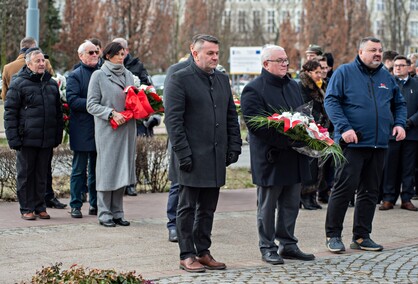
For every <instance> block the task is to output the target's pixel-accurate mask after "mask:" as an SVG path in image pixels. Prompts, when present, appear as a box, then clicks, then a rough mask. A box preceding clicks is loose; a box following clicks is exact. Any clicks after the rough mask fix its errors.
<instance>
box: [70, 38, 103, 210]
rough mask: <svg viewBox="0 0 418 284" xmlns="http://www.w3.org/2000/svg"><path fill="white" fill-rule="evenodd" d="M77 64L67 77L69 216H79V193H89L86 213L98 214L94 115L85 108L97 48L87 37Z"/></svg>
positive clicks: (80, 205)
mask: <svg viewBox="0 0 418 284" xmlns="http://www.w3.org/2000/svg"><path fill="white" fill-rule="evenodd" d="M78 57H79V58H80V65H79V67H78V68H76V69H75V70H73V71H72V72H71V73H70V74H69V75H68V79H67V92H66V95H67V101H68V105H69V107H70V111H71V113H70V147H71V150H73V151H74V154H73V162H72V171H71V181H70V193H71V200H70V206H71V217H73V218H82V217H83V214H82V212H81V207H82V206H83V201H82V193H83V192H85V191H86V189H87V190H88V193H89V203H90V208H89V212H88V213H89V215H97V191H96V157H97V153H96V145H95V139H94V117H93V116H92V115H91V114H90V113H88V112H87V106H86V103H87V90H88V86H89V82H90V77H91V75H92V74H93V72H94V71H96V70H97V69H98V68H99V64H98V62H99V49H98V48H97V46H96V45H94V44H93V43H92V42H90V41H85V42H84V43H82V44H81V45H80V46H79V48H78Z"/></svg>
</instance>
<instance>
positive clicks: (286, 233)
mask: <svg viewBox="0 0 418 284" xmlns="http://www.w3.org/2000/svg"><path fill="white" fill-rule="evenodd" d="M261 61H262V64H263V68H262V71H261V75H260V76H259V77H257V78H256V79H255V80H253V81H252V82H250V83H249V84H247V85H246V86H245V88H244V90H243V92H242V95H241V108H242V113H243V115H244V119H245V121H246V123H247V127H248V130H249V138H250V139H249V140H250V155H251V169H252V171H251V172H252V177H253V183H254V184H256V185H257V204H258V209H257V226H258V236H259V247H260V251H261V255H262V260H263V261H265V262H267V263H270V264H283V262H284V261H283V258H292V259H300V260H313V259H315V256H314V255H313V254H306V253H303V252H302V251H301V250H300V249H299V248H298V246H297V242H298V239H297V238H296V237H295V235H294V232H295V223H296V218H297V216H298V212H299V203H300V191H301V182H302V181H307V180H309V179H310V171H309V161H308V157H306V156H304V155H302V154H299V153H298V152H296V151H295V150H293V149H292V147H297V146H299V147H300V146H302V145H300V143H298V142H297V141H293V140H291V139H289V138H288V137H287V136H285V135H283V134H280V133H279V132H277V131H276V130H275V129H274V128H273V127H270V128H269V127H259V128H258V127H255V126H254V125H251V124H249V123H248V120H249V118H251V117H254V116H258V115H265V114H266V113H271V114H273V113H274V112H276V110H292V109H296V108H297V107H298V106H300V105H302V104H303V100H302V96H301V93H300V89H299V86H298V84H297V83H296V82H295V81H294V80H292V79H291V78H290V77H289V76H288V75H287V71H288V66H289V59H288V57H287V54H286V52H285V50H284V49H283V48H282V47H280V46H277V45H267V46H265V47H264V48H263V50H262V52H261ZM276 205H278V222H277V224H278V226H277V228H275V209H276ZM275 232H276V234H277V235H276V236H277V239H278V240H279V242H280V246H279V247H277V245H276V243H275V242H274V240H275ZM278 250H279V253H280V255H279V254H278V253H277V251H278Z"/></svg>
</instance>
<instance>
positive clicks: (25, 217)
mask: <svg viewBox="0 0 418 284" xmlns="http://www.w3.org/2000/svg"><path fill="white" fill-rule="evenodd" d="M22 219H23V220H36V216H35V214H33V212H29V213H24V214H22Z"/></svg>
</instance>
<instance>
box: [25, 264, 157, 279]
mask: <svg viewBox="0 0 418 284" xmlns="http://www.w3.org/2000/svg"><path fill="white" fill-rule="evenodd" d="M61 266H62V263H56V264H55V265H53V266H49V267H43V268H42V270H40V271H37V272H36V274H35V276H33V277H32V282H31V283H36V284H61V283H62V284H151V283H152V282H151V281H149V280H144V279H143V278H142V276H141V275H139V274H136V273H135V271H130V272H125V273H123V272H121V273H118V272H116V271H115V270H113V269H97V268H94V269H93V268H92V269H85V268H83V266H78V265H76V264H75V265H73V266H71V267H70V269H68V270H62V271H61Z"/></svg>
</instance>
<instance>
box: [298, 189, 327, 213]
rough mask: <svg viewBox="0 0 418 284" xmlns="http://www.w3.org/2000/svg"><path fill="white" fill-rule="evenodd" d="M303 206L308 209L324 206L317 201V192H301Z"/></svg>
mask: <svg viewBox="0 0 418 284" xmlns="http://www.w3.org/2000/svg"><path fill="white" fill-rule="evenodd" d="M300 204H301V208H302V207H303V208H305V209H306V210H317V209H322V206H321V205H319V204H318V202H317V201H316V192H310V193H306V194H301V196H300Z"/></svg>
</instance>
